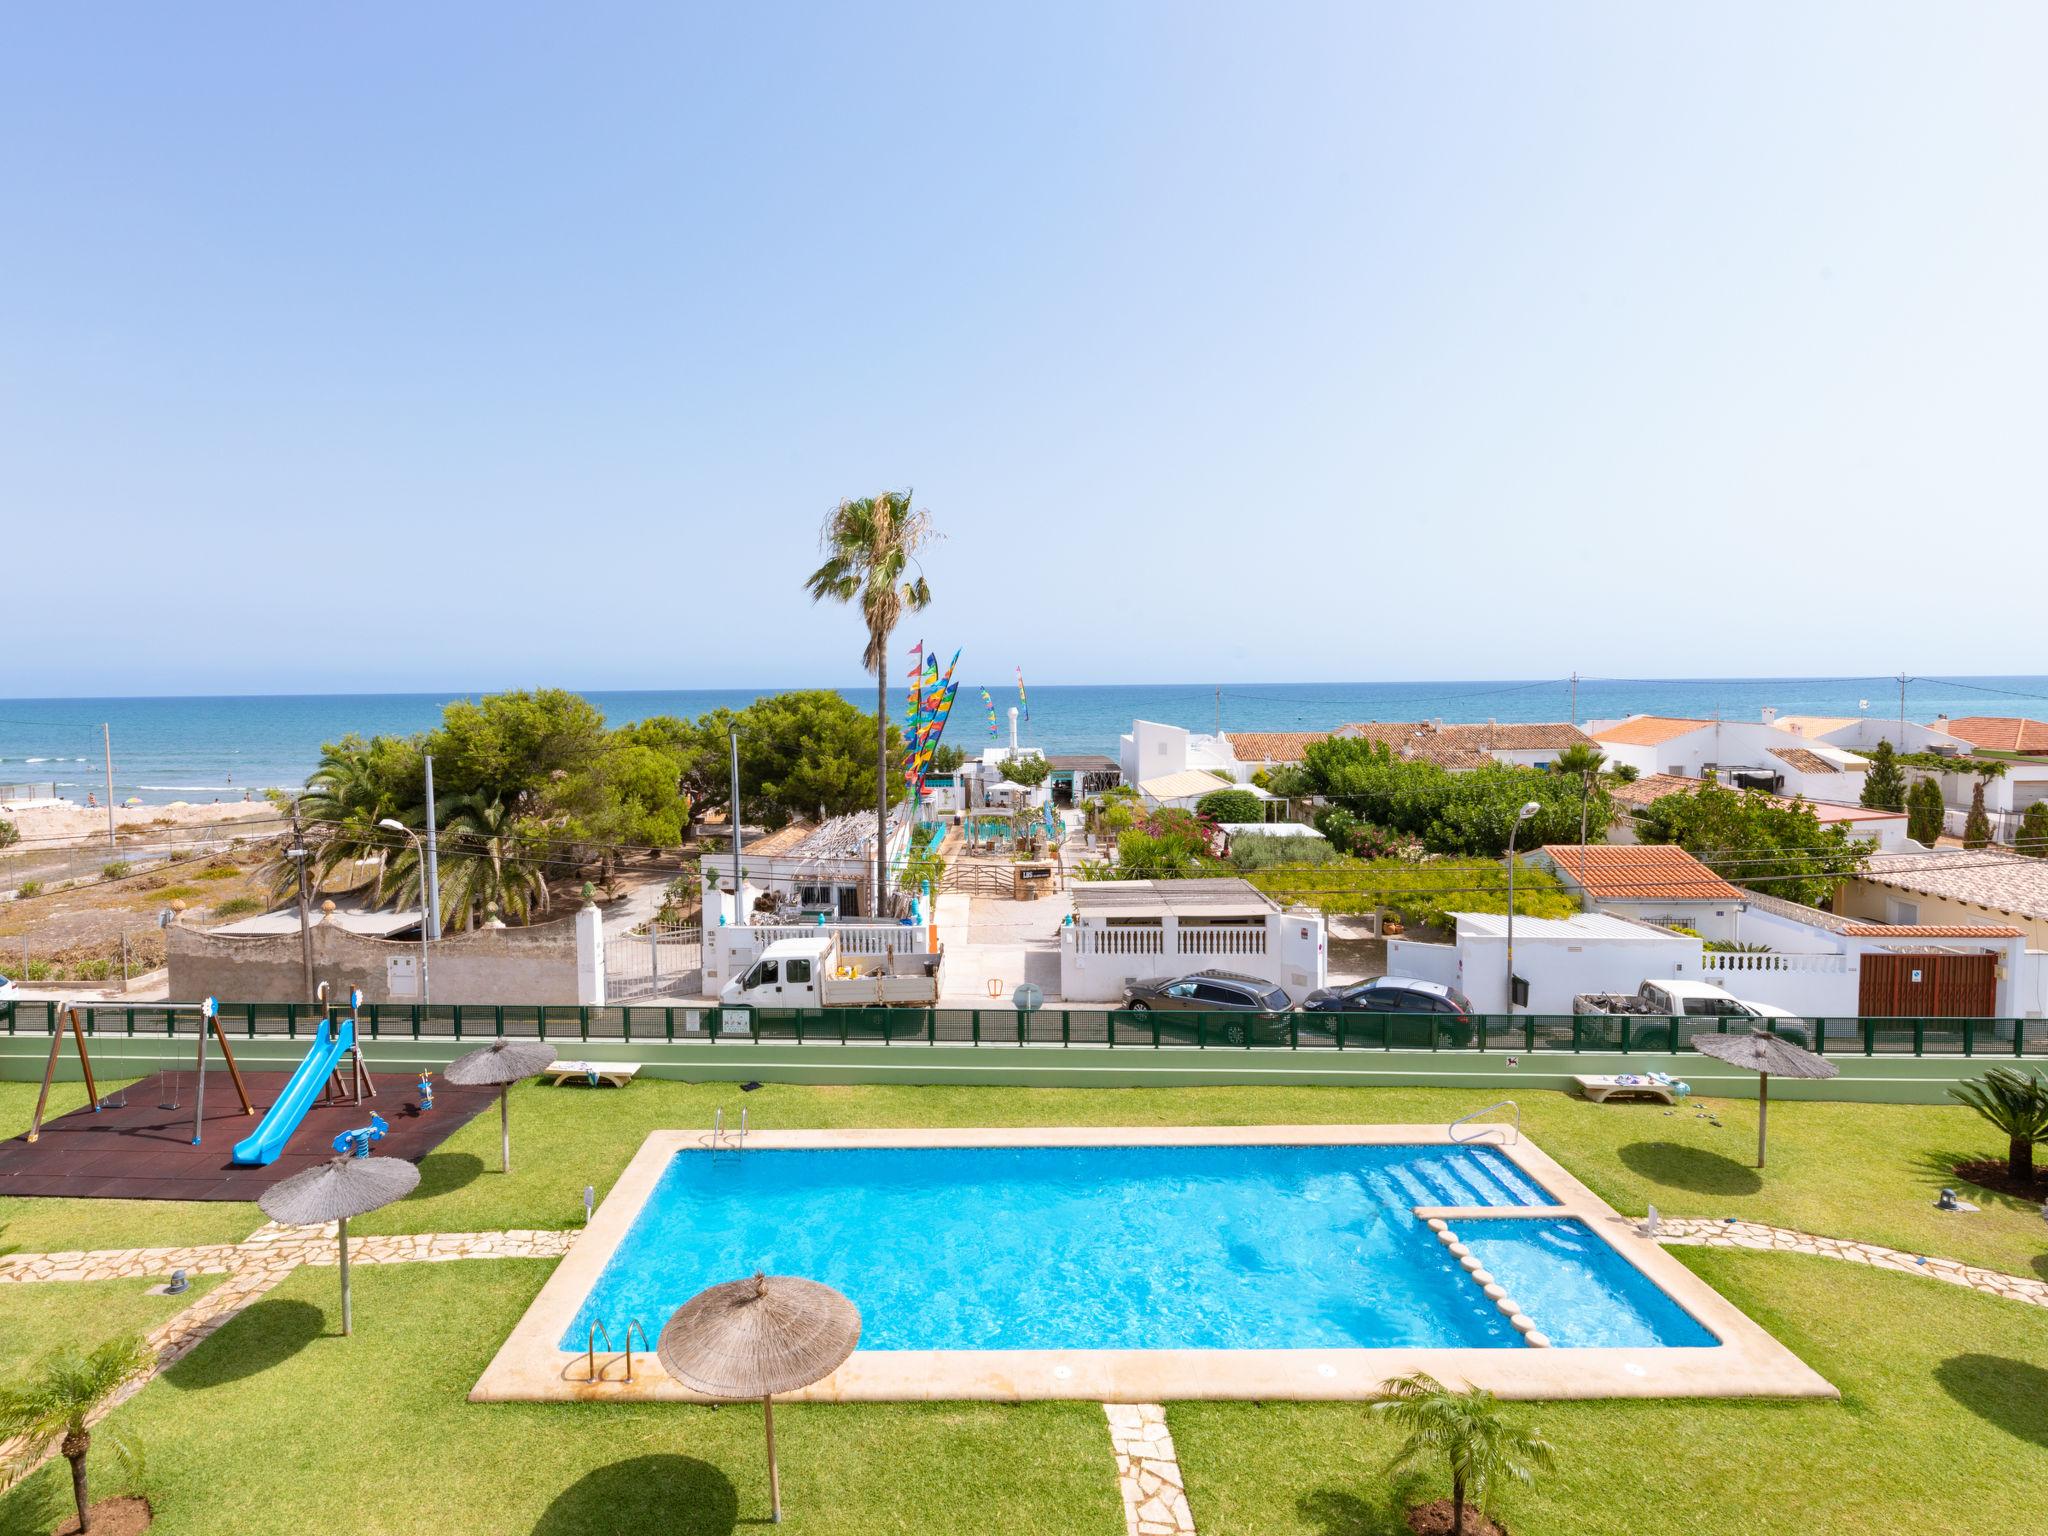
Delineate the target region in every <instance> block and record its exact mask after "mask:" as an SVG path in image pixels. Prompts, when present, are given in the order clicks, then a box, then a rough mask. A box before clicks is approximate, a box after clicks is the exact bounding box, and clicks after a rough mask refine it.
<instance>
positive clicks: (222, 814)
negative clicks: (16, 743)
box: [0, 796, 281, 848]
mask: <svg viewBox="0 0 2048 1536" xmlns="http://www.w3.org/2000/svg"><path fill="white" fill-rule="evenodd" d="M0 819H4V820H7V821H11V822H13V823H14V825H15V827H16V828H17V829H18V830H19V831H20V833H21V845H20V846H23V847H38V846H39V847H44V848H60V847H63V846H65V845H67V844H72V843H76V844H80V845H84V844H89V843H92V842H93V841H95V840H98V841H102V842H103V841H105V839H106V835H107V810H106V807H105V806H88V805H86V804H85V802H84V801H83V800H24V801H15V802H11V803H9V802H0ZM280 820H281V818H280V816H279V813H278V812H277V811H276V810H275V809H274V808H272V806H271V805H270V803H269V802H268V801H266V800H262V799H257V800H243V799H242V798H241V797H240V796H237V797H236V798H235V799H233V800H231V801H226V800H224V801H220V802H218V803H214V802H208V803H207V804H204V805H191V804H184V803H174V804H171V805H125V806H116V807H115V808H114V831H115V834H116V835H117V836H118V837H120V838H121V839H122V840H123V841H124V842H126V841H132V840H135V839H137V838H146V837H148V836H150V835H151V834H153V833H159V832H163V831H166V830H169V829H172V828H182V827H203V826H216V825H219V824H220V823H223V822H237V821H252V822H256V823H259V824H260V826H259V827H258V828H254V829H252V830H259V831H263V832H268V831H273V830H275V829H276V826H277V824H278V822H279V821H280Z"/></svg>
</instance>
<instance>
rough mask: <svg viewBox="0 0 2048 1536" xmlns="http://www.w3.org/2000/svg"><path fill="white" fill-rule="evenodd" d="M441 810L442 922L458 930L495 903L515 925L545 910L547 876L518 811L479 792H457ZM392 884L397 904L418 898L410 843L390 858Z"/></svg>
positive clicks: (415, 863) (417, 874)
mask: <svg viewBox="0 0 2048 1536" xmlns="http://www.w3.org/2000/svg"><path fill="white" fill-rule="evenodd" d="M446 808H447V815H446V816H445V817H444V818H443V820H442V823H441V828H440V837H439V845H440V846H439V849H438V853H439V863H440V881H441V889H440V897H441V912H442V919H443V923H444V924H445V926H447V927H450V928H453V929H455V930H456V931H457V932H462V931H464V930H467V929H469V928H471V927H473V926H474V925H475V924H477V923H479V922H481V921H483V920H484V918H485V916H486V914H488V913H489V912H490V910H491V909H492V908H494V907H495V908H496V909H497V910H498V912H499V913H500V914H501V915H502V916H504V917H507V918H510V919H511V920H512V921H514V922H517V923H524V922H527V921H528V920H529V919H531V918H532V916H533V914H534V913H535V912H545V911H547V909H548V883H547V877H546V875H545V874H544V873H543V872H542V870H541V869H540V867H539V865H538V864H537V863H536V862H535V858H534V849H533V846H532V844H531V841H530V838H529V829H528V827H527V824H526V823H525V822H524V821H522V820H521V819H520V817H519V815H518V813H517V812H515V811H513V810H512V809H511V808H510V807H509V806H507V805H506V804H505V802H504V801H502V800H495V799H488V798H486V797H485V796H483V795H481V794H473V795H457V796H455V797H454V798H453V799H451V800H449V801H447V802H446ZM391 882H392V897H393V899H394V900H395V901H397V902H398V903H399V904H400V905H403V904H404V903H406V902H408V901H413V900H417V899H418V896H419V891H420V883H421V882H420V869H419V853H418V851H417V850H416V849H415V848H414V847H413V845H412V844H411V842H410V841H408V843H407V846H406V847H405V848H404V849H403V850H402V851H401V852H400V853H398V854H397V855H396V856H395V857H394V858H393V859H392V861H391Z"/></svg>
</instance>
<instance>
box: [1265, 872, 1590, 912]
mask: <svg viewBox="0 0 2048 1536" xmlns="http://www.w3.org/2000/svg"><path fill="white" fill-rule="evenodd" d="M1245 878H1246V879H1248V880H1250V881H1251V883H1252V884H1253V885H1255V886H1257V887H1258V888H1259V889H1260V890H1262V891H1264V892H1265V893H1266V894H1267V895H1268V896H1271V897H1272V898H1273V899H1274V900H1275V901H1278V902H1280V903H1281V904H1282V905H1288V904H1291V903H1294V902H1300V903H1302V904H1304V905H1306V906H1311V907H1314V908H1316V909H1317V910H1319V911H1322V912H1371V911H1374V910H1376V909H1377V908H1380V907H1385V908H1386V909H1387V910H1388V911H1389V912H1392V913H1393V914H1394V915H1395V916H1397V917H1399V918H1400V919H1401V920H1402V922H1404V923H1408V924H1427V925H1428V926H1430V927H1433V928H1448V927H1450V926H1451V914H1453V913H1456V912H1505V911H1507V909H1508V890H1507V886H1508V876H1507V867H1506V865H1505V864H1503V863H1499V862H1496V861H1495V860H1492V859H1428V860H1425V861H1423V862H1421V863H1417V862H1416V861H1414V860H1412V859H1400V858H1395V859H1353V858H1342V859H1334V860H1331V861H1330V862H1328V863H1326V864H1323V865H1321V866H1320V867H1318V868H1315V869H1280V870H1261V871H1258V872H1255V873H1252V874H1248V875H1246V876H1245ZM1578 910H1579V904H1578V902H1577V901H1576V900H1575V899H1574V898H1573V897H1572V896H1571V894H1570V893H1569V892H1567V891H1566V890H1565V888H1564V886H1563V885H1562V884H1561V883H1560V882H1559V881H1558V879H1557V877H1556V876H1555V875H1552V874H1550V873H1549V872H1548V871H1546V870H1541V869H1537V868H1535V867H1533V866H1531V865H1527V864H1524V863H1523V862H1522V861H1521V860H1520V859H1517V860H1516V861H1515V912H1516V915H1517V916H1520V917H1570V916H1571V915H1572V914H1573V913H1574V912H1577V911H1578Z"/></svg>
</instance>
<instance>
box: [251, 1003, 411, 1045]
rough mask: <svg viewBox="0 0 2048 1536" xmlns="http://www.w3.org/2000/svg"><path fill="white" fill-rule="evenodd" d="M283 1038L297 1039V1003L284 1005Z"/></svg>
mask: <svg viewBox="0 0 2048 1536" xmlns="http://www.w3.org/2000/svg"><path fill="white" fill-rule="evenodd" d="M284 1037H285V1039H287V1040H296V1039H298V1038H299V1005H298V1004H297V1003H286V1004H285V1005H284ZM413 1038H414V1039H415V1040H417V1039H418V1038H419V1031H418V1030H417V1029H415V1030H414V1031H413Z"/></svg>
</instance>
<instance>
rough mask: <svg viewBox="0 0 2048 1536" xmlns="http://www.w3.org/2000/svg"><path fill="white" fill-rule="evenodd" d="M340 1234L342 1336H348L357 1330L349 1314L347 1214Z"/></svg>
mask: <svg viewBox="0 0 2048 1536" xmlns="http://www.w3.org/2000/svg"><path fill="white" fill-rule="evenodd" d="M339 1236H340V1238H341V1332H342V1337H343V1338H346V1337H348V1335H350V1334H352V1333H354V1332H355V1331H356V1330H355V1319H354V1318H352V1317H351V1316H350V1315H349V1310H348V1218H347V1217H346V1216H344V1217H342V1218H341V1221H340V1223H339Z"/></svg>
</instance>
